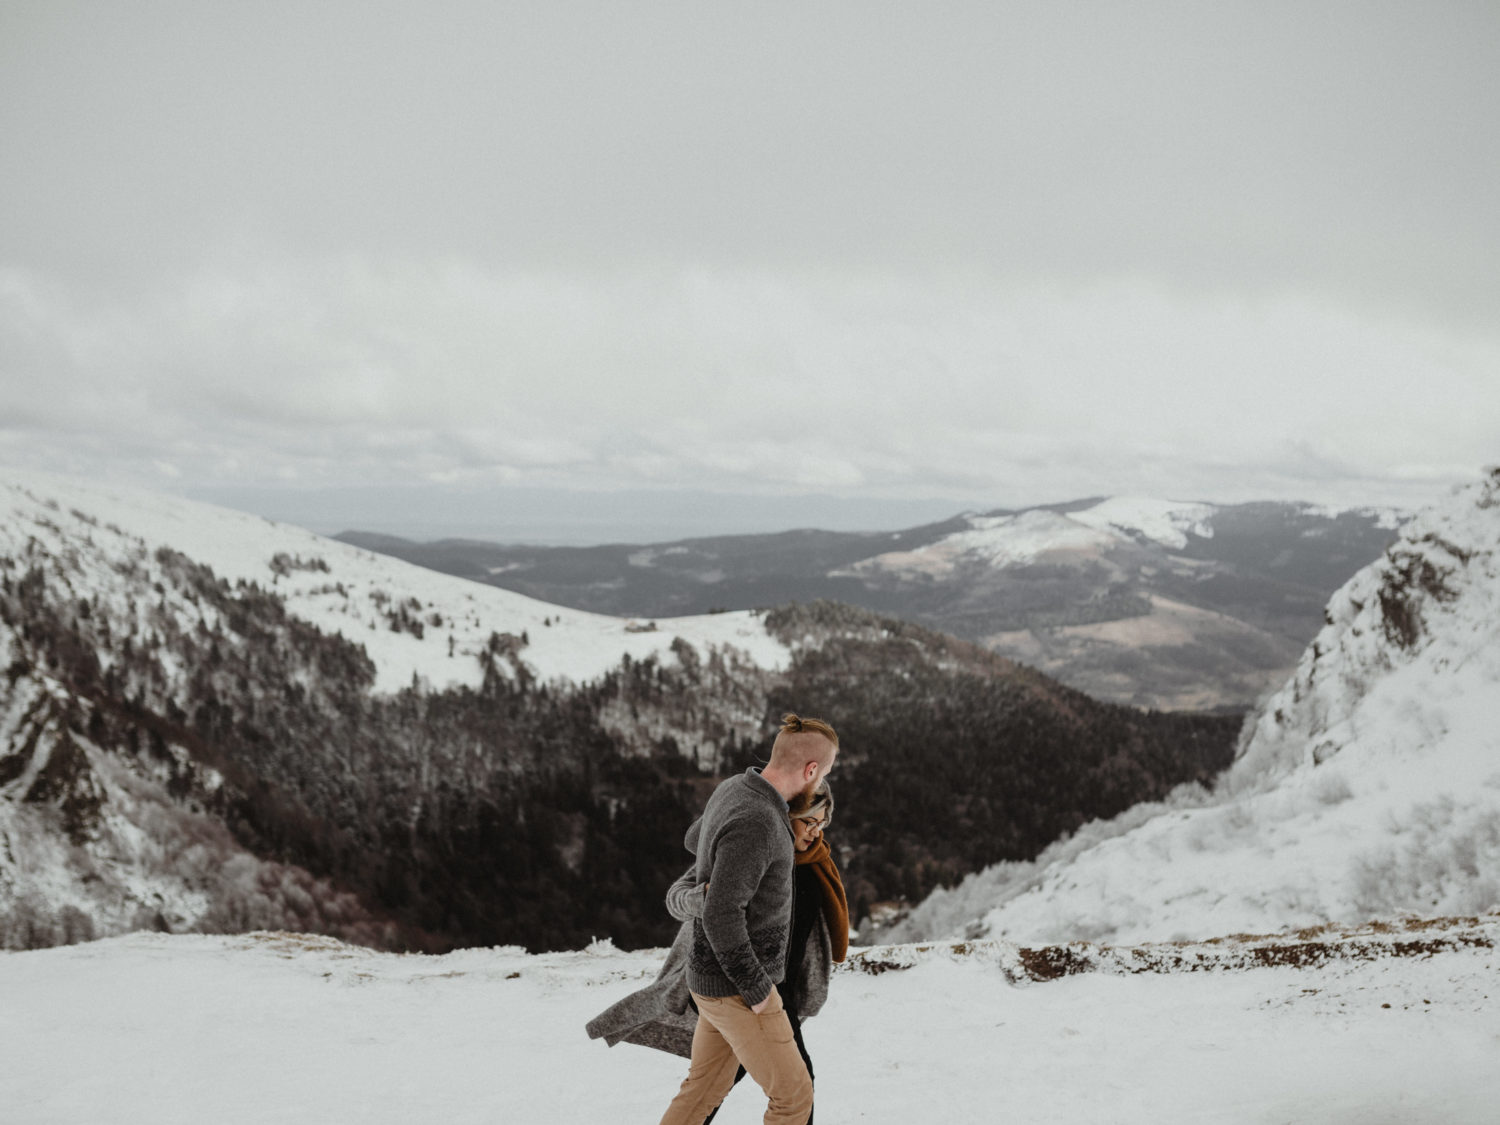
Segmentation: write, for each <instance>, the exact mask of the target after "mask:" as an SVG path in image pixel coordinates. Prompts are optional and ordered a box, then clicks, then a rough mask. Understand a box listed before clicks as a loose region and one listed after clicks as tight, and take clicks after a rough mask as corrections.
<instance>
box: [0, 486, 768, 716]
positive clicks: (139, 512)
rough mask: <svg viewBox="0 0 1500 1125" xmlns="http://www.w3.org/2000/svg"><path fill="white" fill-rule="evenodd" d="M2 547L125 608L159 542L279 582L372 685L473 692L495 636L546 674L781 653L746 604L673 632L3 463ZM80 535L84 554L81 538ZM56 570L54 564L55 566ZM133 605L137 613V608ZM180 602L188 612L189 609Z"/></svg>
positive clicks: (301, 534)
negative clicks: (724, 652) (355, 659)
mask: <svg viewBox="0 0 1500 1125" xmlns="http://www.w3.org/2000/svg"><path fill="white" fill-rule="evenodd" d="M0 505H3V508H4V511H5V520H4V524H3V525H0V554H4V555H6V556H8V557H10V558H11V559H13V560H17V563H16V565H20V563H19V560H23V559H25V558H27V557H30V556H37V557H42V556H46V557H49V558H60V559H71V560H73V562H74V563H75V566H74V568H73V569H72V570H71V571H62V572H61V573H60V574H59V577H60V578H64V579H65V580H66V581H68V582H69V583H71V584H72V585H73V586H75V587H76V588H77V589H78V591H79V594H80V596H83V597H88V598H90V599H92V600H96V601H102V602H104V603H105V604H104V605H102V606H101V607H100V608H101V609H103V610H105V611H106V612H112V613H114V612H123V611H124V610H125V609H126V608H127V603H128V602H129V600H130V599H131V597H132V595H133V594H134V593H135V591H136V587H137V585H138V583H139V581H140V580H141V579H142V578H143V577H144V578H145V579H146V580H147V581H148V582H152V583H154V582H155V581H156V580H157V576H156V575H155V572H156V571H157V570H159V569H160V567H161V564H160V562H159V560H157V559H156V557H155V555H156V552H157V551H159V550H161V549H163V548H166V549H168V550H170V551H175V552H177V553H179V554H182V555H185V556H187V557H188V558H190V559H192V560H193V561H194V562H197V563H201V564H203V565H205V566H208V567H210V568H212V570H213V572H214V574H215V575H216V576H218V577H219V578H222V579H224V580H226V581H228V582H230V583H235V582H246V583H256V584H260V585H262V586H266V587H268V588H270V589H271V590H273V591H274V592H275V593H276V594H277V595H279V596H280V598H281V599H282V600H283V601H284V602H285V604H286V608H287V610H288V612H290V613H292V614H293V615H295V616H296V617H298V618H300V619H302V620H303V621H306V622H307V623H308V624H310V625H313V626H315V627H317V628H318V629H320V630H322V631H323V632H325V633H329V634H334V635H338V636H342V637H345V638H346V639H348V640H349V641H351V642H352V643H354V644H358V645H362V646H363V647H364V649H365V651H366V652H367V653H368V654H369V656H370V659H371V660H372V661H373V662H374V665H375V684H374V686H375V690H377V691H382V692H391V691H396V690H399V689H400V688H402V687H405V686H407V685H409V684H410V683H411V682H412V678H413V677H416V678H418V679H419V680H423V681H426V682H427V683H428V684H430V685H432V686H433V687H439V688H441V687H448V686H459V685H467V686H470V687H477V686H478V685H479V683H480V681H481V679H482V675H483V669H482V666H481V663H480V661H479V659H478V658H479V657H480V656H481V655H482V653H483V652H484V650H485V647H486V646H487V645H488V643H489V637H490V635H491V634H495V633H498V634H501V635H506V634H509V635H510V636H513V637H517V638H520V637H522V636H524V637H525V638H526V641H525V644H524V645H523V646H521V647H520V648H519V650H518V653H517V656H518V660H519V663H520V664H522V665H524V666H525V668H526V669H527V670H528V671H529V672H530V674H532V675H533V676H535V677H536V678H537V679H539V680H541V681H543V682H545V681H548V680H553V679H565V680H571V681H573V682H583V681H586V680H590V679H595V678H597V677H598V676H599V675H601V674H602V673H603V672H604V671H606V670H607V669H609V668H611V667H613V666H614V665H616V664H617V663H619V660H620V658H621V656H623V655H626V654H629V655H630V656H631V657H632V658H633V659H636V660H644V659H647V658H649V657H652V656H656V657H658V658H660V659H671V658H672V646H673V643H674V642H676V641H677V640H678V639H679V638H681V639H682V640H684V641H687V642H688V643H690V644H693V645H725V644H728V645H732V646H734V647H736V648H738V649H739V650H741V651H742V652H744V653H745V654H746V655H747V656H749V657H750V658H751V659H753V660H754V661H755V662H757V663H758V664H760V665H762V666H765V667H784V666H785V663H786V659H787V652H786V649H785V647H784V646H782V645H781V644H779V643H778V642H777V641H776V640H775V639H774V638H772V637H770V636H769V635H768V634H767V633H766V630H765V627H764V625H763V624H762V622H761V621H760V620H759V618H758V616H757V615H755V614H752V613H748V612H739V613H723V614H706V615H701V616H697V617H679V618H674V619H673V620H672V621H671V623H670V627H667V626H666V625H665V624H662V625H658V624H657V623H656V622H652V621H637V620H629V619H627V620H622V619H620V618H617V617H611V616H607V615H602V614H594V613H584V612H580V611H577V610H570V609H567V608H564V607H559V606H555V605H550V604H548V603H545V602H539V601H537V600H535V599H534V598H529V597H525V596H523V595H519V594H515V593H512V592H511V591H508V590H501V589H497V588H484V587H479V588H476V587H475V585H474V584H473V583H469V582H463V581H460V580H457V579H454V578H450V577H447V576H443V575H435V574H433V573H431V572H429V571H425V570H422V569H419V568H417V567H413V566H411V565H410V564H407V563H403V562H400V561H399V560H396V559H393V558H391V557H389V556H387V555H379V554H375V553H373V552H371V551H366V550H361V549H359V548H357V547H351V546H349V545H347V544H344V543H340V542H339V541H337V540H333V539H328V538H325V537H323V536H320V535H315V534H313V533H312V532H310V531H305V530H303V529H301V528H297V527H292V526H290V525H288V524H279V523H275V522H274V521H271V520H267V519H262V518H259V517H256V516H250V515H246V514H245V513H243V512H235V511H230V510H229V509H225V508H217V507H214V506H212V505H208V504H201V503H197V502H194V501H189V500H182V499H180V498H177V497H174V496H168V495H165V494H161V493H153V492H147V491H144V490H138V489H130V488H123V487H115V486H107V487H101V486H98V485H95V484H92V483H88V482H80V481H76V480H72V479H69V478H66V477H60V476H54V475H49V474H42V473H35V472H28V471H20V470H16V469H5V468H0ZM80 541H85V542H87V545H88V548H89V549H88V551H87V552H86V553H85V552H82V551H79V550H78V548H77V546H76V543H78V542H80ZM60 569H61V568H60ZM138 608H139V607H138ZM175 608H177V609H180V610H183V612H186V613H188V614H189V616H193V615H196V614H197V612H198V611H197V610H196V609H193V608H192V607H188V608H186V609H183V607H180V606H179V607H175Z"/></svg>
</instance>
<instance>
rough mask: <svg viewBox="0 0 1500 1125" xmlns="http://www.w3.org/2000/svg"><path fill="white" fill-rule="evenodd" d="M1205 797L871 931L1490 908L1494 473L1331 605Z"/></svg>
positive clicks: (1409, 533)
mask: <svg viewBox="0 0 1500 1125" xmlns="http://www.w3.org/2000/svg"><path fill="white" fill-rule="evenodd" d="M1327 617H1328V624H1327V626H1326V627H1325V628H1324V629H1323V630H1322V632H1321V633H1320V634H1319V635H1318V636H1317V638H1316V639H1315V640H1314V641H1313V643H1312V645H1311V646H1310V647H1309V648H1308V650H1307V652H1306V653H1305V654H1304V656H1303V658H1302V661H1301V663H1300V664H1299V666H1298V668H1297V671H1296V674H1295V675H1294V676H1293V677H1292V679H1291V680H1290V682H1288V683H1287V684H1286V686H1285V687H1284V688H1283V689H1282V690H1281V691H1280V692H1279V693H1277V694H1276V695H1275V696H1273V697H1272V698H1271V699H1270V700H1269V701H1268V702H1267V703H1266V704H1265V706H1264V708H1263V710H1262V711H1261V712H1260V713H1259V715H1258V717H1257V718H1256V719H1255V721H1254V722H1253V724H1251V725H1250V726H1249V727H1248V728H1247V739H1246V741H1245V742H1244V744H1243V745H1242V747H1241V751H1240V754H1239V756H1238V758H1237V761H1236V763H1235V765H1234V766H1233V767H1232V768H1231V770H1230V771H1229V772H1228V773H1227V775H1226V776H1225V777H1224V778H1223V779H1222V780H1221V782H1220V783H1219V785H1218V786H1217V788H1216V790H1215V792H1214V793H1212V794H1208V793H1204V792H1202V791H1196V792H1194V791H1183V792H1181V793H1179V794H1177V795H1175V796H1174V798H1173V799H1172V800H1169V801H1168V802H1166V803H1165V804H1162V805H1158V806H1150V807H1142V808H1136V809H1132V810H1130V811H1128V812H1127V813H1125V814H1123V815H1122V816H1121V817H1119V818H1117V819H1116V820H1115V821H1112V822H1109V823H1102V824H1101V823H1095V824H1091V825H1087V826H1085V827H1084V828H1083V829H1082V830H1081V831H1080V832H1079V833H1077V834H1076V835H1075V836H1074V837H1073V838H1072V839H1070V840H1067V841H1063V842H1061V843H1059V844H1056V845H1054V846H1053V847H1052V848H1050V849H1049V850H1048V851H1047V852H1045V853H1044V854H1043V855H1042V856H1041V857H1040V858H1039V859H1038V860H1037V861H1036V862H1034V863H1028V864H1001V865H998V866H996V867H993V868H991V869H989V870H987V871H985V872H981V873H979V874H977V875H975V876H971V877H970V878H969V879H968V880H966V881H965V882H964V883H963V884H961V885H960V886H959V887H957V888H955V889H954V890H952V891H939V892H937V893H936V894H934V895H933V896H932V897H931V898H929V899H928V900H927V901H926V902H925V903H923V904H922V905H921V906H920V907H919V908H918V909H917V910H915V911H913V913H912V915H911V916H910V917H909V918H908V919H907V920H906V921H905V922H904V923H902V924H901V925H900V926H898V927H897V928H896V929H895V930H894V931H893V932H892V934H891V935H890V936H892V937H893V938H895V939H907V940H909V939H912V938H917V937H930V936H935V935H939V934H951V933H965V932H967V933H973V934H986V935H993V936H997V937H1000V936H1003V937H1011V938H1017V939H1024V940H1068V939H1074V938H1084V939H1106V940H1116V941H1118V940H1141V939H1146V938H1171V937H1195V936H1203V935H1205V934H1213V933H1229V932H1235V931H1250V932H1264V931H1268V930H1276V929H1279V928H1281V927H1285V926H1303V925H1309V924H1315V923H1321V922H1325V921H1329V920H1336V921H1357V920H1360V919H1364V918H1369V917H1375V916H1388V915H1392V914H1395V913H1399V912H1404V911H1411V912H1416V913H1434V912H1441V913H1462V912H1474V911H1481V910H1485V909H1488V908H1490V907H1492V906H1494V905H1495V904H1497V903H1500V472H1496V473H1492V474H1491V475H1490V476H1489V477H1487V478H1486V479H1485V480H1483V481H1480V482H1478V483H1476V484H1474V485H1472V486H1470V487H1469V488H1466V489H1464V490H1462V491H1460V492H1459V493H1457V494H1455V495H1454V496H1452V497H1450V498H1449V499H1448V500H1447V501H1445V502H1444V503H1442V504H1440V505H1438V506H1436V507H1434V508H1433V509H1432V510H1429V511H1427V512H1424V513H1422V514H1421V515H1420V516H1418V517H1417V518H1416V519H1415V520H1413V521H1412V522H1411V523H1409V524H1408V525H1407V526H1406V527H1405V529H1404V530H1403V532H1402V534H1401V536H1400V538H1399V539H1398V540H1397V542H1396V543H1395V544H1394V545H1393V546H1392V547H1391V549H1390V550H1389V551H1388V552H1387V554H1386V555H1385V556H1384V557H1383V558H1382V559H1380V560H1379V561H1378V562H1376V563H1375V564H1373V565H1372V566H1370V567H1368V568H1366V569H1365V570H1363V571H1361V572H1360V573H1359V574H1357V575H1356V576H1355V577H1354V578H1353V579H1351V580H1350V581H1349V583H1348V584H1347V585H1346V586H1345V587H1344V588H1343V589H1341V590H1340V591H1339V592H1338V593H1337V594H1336V595H1335V596H1334V598H1333V599H1332V601H1331V603H1330V604H1329V607H1328V614H1327Z"/></svg>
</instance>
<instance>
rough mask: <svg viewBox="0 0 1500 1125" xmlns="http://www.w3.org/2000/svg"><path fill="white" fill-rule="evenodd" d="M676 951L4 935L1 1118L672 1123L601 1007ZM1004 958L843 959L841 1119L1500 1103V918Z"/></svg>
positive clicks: (1043, 1123)
mask: <svg viewBox="0 0 1500 1125" xmlns="http://www.w3.org/2000/svg"><path fill="white" fill-rule="evenodd" d="M1495 926H1496V921H1495V920H1491V921H1490V923H1489V924H1488V929H1487V930H1486V931H1484V932H1488V933H1490V934H1491V935H1493V931H1494V929H1495ZM1479 940H1481V941H1483V940H1485V939H1484V938H1483V936H1482V935H1481V936H1480V939H1479ZM1012 952H1014V951H1012ZM661 956H662V954H661V951H656V952H651V951H647V952H640V953H621V952H619V951H617V950H615V949H613V948H612V947H611V946H610V945H609V944H608V943H607V942H606V943H599V944H597V945H595V946H593V947H590V948H589V949H587V950H583V951H579V952H575V953H556V954H546V955H540V956H527V955H526V954H524V953H523V952H521V951H519V950H517V949H514V948H496V949H473V950H465V951H461V952H457V953H451V954H448V955H446V956H443V957H421V956H399V955H392V954H377V953H372V952H371V951H369V950H365V949H359V948H355V947H351V946H345V945H340V944H339V943H337V942H334V941H331V940H329V939H326V938H316V937H307V936H302V935H295V934H249V935H245V936H241V937H195V936H171V937H168V936H162V935H147V934H137V935H132V936H130V937H125V938H116V939H111V940H108V941H102V942H96V943H91V944H87V945H81V946H71V947H67V948H60V949H51V950H44V951H38V952H29V953H0V996H3V997H4V998H5V1007H4V1015H3V1016H0V1059H3V1060H4V1072H5V1075H6V1088H5V1093H4V1099H3V1102H0V1107H3V1108H0V1117H3V1118H4V1119H5V1120H6V1121H7V1122H16V1123H17V1125H97V1123H98V1122H104V1121H112V1122H113V1121H117V1122H137V1121H150V1122H153V1123H154V1125H203V1123H204V1122H215V1123H221V1125H240V1123H244V1125H249V1123H251V1122H255V1123H260V1122H266V1121H275V1122H282V1123H286V1125H296V1123H307V1125H326V1123H329V1122H353V1121H358V1122H362V1123H366V1125H387V1123H388V1125H397V1123H399V1125H408V1123H411V1122H450V1123H452V1125H468V1123H473V1125H481V1123H483V1125H493V1123H511V1122H625V1121H654V1120H656V1119H657V1118H658V1117H659V1116H660V1114H661V1112H662V1110H663V1109H664V1108H665V1106H666V1104H667V1101H668V1100H669V1099H670V1098H671V1096H672V1094H673V1093H674V1092H675V1090H676V1088H677V1085H678V1083H679V1082H680V1081H681V1080H682V1078H683V1076H684V1075H685V1074H686V1069H687V1067H686V1062H685V1060H683V1059H680V1058H677V1057H676V1056H672V1055H666V1054H663V1053H661V1052H657V1051H652V1050H648V1049H646V1048H643V1047H637V1046H632V1045H629V1044H624V1045H621V1046H619V1047H616V1048H613V1049H607V1048H606V1047H605V1046H604V1045H603V1044H602V1043H601V1042H599V1041H593V1040H589V1039H587V1038H586V1037H585V1034H584V1030H583V1025H584V1023H585V1022H586V1021H587V1020H588V1019H589V1018H590V1017H592V1016H593V1015H595V1014H596V1013H598V1012H599V1011H600V1010H602V1009H603V1008H605V1007H606V1006H607V1005H609V1004H612V1003H613V1002H615V1001H616V1000H618V999H619V998H620V997H622V996H624V995H625V994H626V993H628V992H631V991H633V990H634V989H636V988H639V987H641V985H642V984H643V983H644V982H645V981H647V980H649V979H650V978H651V977H652V976H653V975H654V974H655V973H656V971H657V969H658V968H659V967H660V964H661ZM1008 959H1009V955H1008V954H1006V953H1005V951H1003V950H1002V951H993V952H990V951H980V950H976V951H974V952H972V953H970V954H969V955H967V956H965V955H951V954H949V953H948V951H946V950H941V949H938V950H929V951H927V952H925V953H924V952H922V951H921V950H917V949H911V948H907V949H905V950H894V951H893V950H888V949H887V950H871V951H869V956H868V957H867V958H865V960H869V961H872V962H873V964H872V965H871V967H870V969H869V971H868V972H866V973H861V972H858V971H855V970H854V969H845V970H843V971H840V972H838V973H836V974H835V976H834V979H833V982H832V986H831V990H830V996H829V1001H828V1004H827V1006H826V1007H825V1008H824V1009H823V1011H822V1013H820V1014H819V1015H818V1016H817V1018H816V1019H812V1020H809V1021H808V1022H807V1024H806V1026H805V1034H806V1039H807V1045H808V1050H809V1052H810V1054H811V1055H812V1059H813V1063H814V1069H815V1072H816V1075H817V1098H818V1104H817V1120H818V1122H819V1123H820V1125H854V1123H856V1122H863V1123H867V1125H883V1123H886V1122H913V1121H935V1122H947V1121H954V1122H960V1121H961V1122H986V1121H1025V1122H1029V1123H1032V1125H1049V1123H1067V1125H1077V1123H1080V1122H1083V1123H1090V1125H1092V1123H1108V1125H1179V1123H1181V1125H1188V1123H1191V1125H1202V1123H1204V1122H1215V1123H1219V1125H1238V1123H1246V1125H1249V1123H1266V1125H1269V1123H1274V1122H1356V1121H1359V1122H1390V1123H1395V1122H1443V1123H1445V1125H1481V1123H1486V1122H1492V1121H1494V1119H1495V1118H1494V1108H1495V1105H1496V1104H1497V1101H1500V1070H1497V1068H1496V1067H1495V1066H1494V1065H1493V1064H1494V1055H1495V1047H1496V1043H1497V1042H1500V1006H1497V1005H1496V1004H1494V1003H1493V1002H1492V1001H1491V999H1490V997H1492V996H1493V994H1494V993H1493V989H1494V982H1495V979H1496V978H1495V973H1496V971H1497V969H1500V961H1497V957H1496V952H1495V949H1494V945H1493V940H1492V938H1491V939H1490V944H1489V945H1487V946H1486V945H1475V946H1470V947H1464V948H1458V949H1455V950H1452V951H1448V952H1439V953H1435V954H1433V955H1431V956H1425V957H1404V958H1388V959H1379V960H1366V961H1355V962H1346V961H1341V960H1336V959H1335V960H1330V961H1327V962H1325V963H1315V964H1308V965H1304V966H1303V967H1294V966H1293V965H1291V964H1283V965H1281V966H1280V967H1273V968H1262V969H1254V970H1249V971H1238V972H1186V973H1169V974H1157V973H1144V974H1138V975H1131V974H1122V975H1112V974H1105V973H1089V974H1085V975H1081V976H1072V977H1067V978H1064V979H1060V980H1055V981H1051V982H1049V983H1028V982H1026V981H1024V980H1023V981H1019V982H1017V981H1015V980H1014V977H1013V976H1011V975H1010V974H1008V973H1007V971H1006V963H1007V960H1008ZM883 966H891V967H892V968H891V969H889V970H887V971H883V972H882V971H879V969H880V968H881V967H883ZM903 966H911V967H910V968H905V969H904V971H896V970H898V969H902V967H903ZM764 1107H765V1101H764V1098H763V1097H761V1096H760V1095H759V1091H758V1090H756V1089H755V1088H754V1085H753V1083H750V1082H746V1083H743V1084H742V1085H741V1086H740V1087H739V1088H737V1089H736V1090H734V1091H733V1092H732V1093H731V1095H730V1096H729V1098H728V1100H727V1101H726V1102H725V1105H724V1108H723V1110H722V1111H721V1112H720V1114H719V1116H718V1117H717V1118H716V1119H715V1121H716V1122H722V1123H723V1125H749V1123H751V1122H758V1121H760V1120H761V1115H762V1113H763V1111H764Z"/></svg>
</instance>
